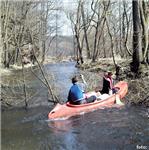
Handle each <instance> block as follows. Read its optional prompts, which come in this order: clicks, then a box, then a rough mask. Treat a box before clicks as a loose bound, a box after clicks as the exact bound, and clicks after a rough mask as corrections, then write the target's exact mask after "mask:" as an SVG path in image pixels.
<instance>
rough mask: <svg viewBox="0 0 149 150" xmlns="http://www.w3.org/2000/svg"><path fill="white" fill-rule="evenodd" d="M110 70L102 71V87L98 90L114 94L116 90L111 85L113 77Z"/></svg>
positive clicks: (102, 92)
mask: <svg viewBox="0 0 149 150" xmlns="http://www.w3.org/2000/svg"><path fill="white" fill-rule="evenodd" d="M112 75H113V74H112V72H111V71H108V72H105V73H104V77H103V87H102V90H101V91H100V92H101V94H104V93H106V94H114V93H116V92H117V89H116V88H114V85H113V78H112Z"/></svg>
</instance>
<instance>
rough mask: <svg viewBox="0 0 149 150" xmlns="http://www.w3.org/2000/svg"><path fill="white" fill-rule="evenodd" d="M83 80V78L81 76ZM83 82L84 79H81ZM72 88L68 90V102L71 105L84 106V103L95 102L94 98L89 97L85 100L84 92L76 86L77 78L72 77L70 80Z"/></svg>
mask: <svg viewBox="0 0 149 150" xmlns="http://www.w3.org/2000/svg"><path fill="white" fill-rule="evenodd" d="M82 78H83V76H82ZM83 80H84V78H83ZM72 84H73V85H72V86H71V88H70V90H69V94H68V101H69V102H70V103H71V104H76V105H80V104H84V103H90V102H93V101H95V100H96V96H94V95H93V96H91V97H89V98H86V96H85V94H84V91H83V90H82V89H81V87H80V85H79V84H78V78H77V76H74V77H73V78H72Z"/></svg>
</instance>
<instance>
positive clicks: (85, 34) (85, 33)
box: [81, 3, 91, 59]
mask: <svg viewBox="0 0 149 150" xmlns="http://www.w3.org/2000/svg"><path fill="white" fill-rule="evenodd" d="M83 5H84V3H81V13H82V20H83V29H84V37H85V42H86V50H87V58H88V59H90V58H91V55H90V49H89V43H88V36H87V29H86V20H85V15H84V6H83Z"/></svg>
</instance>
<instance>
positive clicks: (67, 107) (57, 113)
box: [48, 81, 128, 120]
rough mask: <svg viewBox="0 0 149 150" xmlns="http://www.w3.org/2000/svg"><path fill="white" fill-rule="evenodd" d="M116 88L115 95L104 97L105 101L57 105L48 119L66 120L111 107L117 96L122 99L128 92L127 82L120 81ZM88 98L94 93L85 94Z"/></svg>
mask: <svg viewBox="0 0 149 150" xmlns="http://www.w3.org/2000/svg"><path fill="white" fill-rule="evenodd" d="M115 87H116V88H118V89H119V91H118V92H117V94H113V95H111V96H108V97H106V98H105V99H101V100H96V101H94V102H93V103H87V104H81V105H72V104H70V103H65V104H62V105H61V104H59V103H58V104H57V105H56V106H55V107H54V109H52V110H51V112H50V113H49V114H48V118H49V119H50V120H55V119H67V118H69V117H71V116H75V115H81V114H84V113H87V112H92V111H94V110H97V109H100V108H105V107H111V106H112V105H114V104H115V102H116V97H117V96H118V97H119V98H120V99H122V98H123V97H124V96H125V95H126V94H127V91H128V84H127V82H124V81H120V82H118V83H117V84H116V85H115ZM86 94H87V95H88V96H90V95H96V92H89V93H86Z"/></svg>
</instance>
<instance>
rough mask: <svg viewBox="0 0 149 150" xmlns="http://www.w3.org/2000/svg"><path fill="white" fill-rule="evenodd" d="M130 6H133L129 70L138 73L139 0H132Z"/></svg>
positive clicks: (139, 55) (139, 46)
mask: <svg viewBox="0 0 149 150" xmlns="http://www.w3.org/2000/svg"><path fill="white" fill-rule="evenodd" d="M132 8H133V56H132V63H131V71H132V72H134V73H138V71H139V67H140V63H141V61H142V49H141V29H140V14H139V0H133V1H132Z"/></svg>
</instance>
